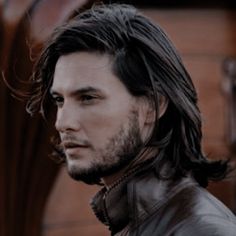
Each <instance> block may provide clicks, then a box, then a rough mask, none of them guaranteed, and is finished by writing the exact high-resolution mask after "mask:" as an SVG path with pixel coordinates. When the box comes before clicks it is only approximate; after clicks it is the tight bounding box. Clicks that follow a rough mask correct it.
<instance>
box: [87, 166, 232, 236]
mask: <svg viewBox="0 0 236 236" xmlns="http://www.w3.org/2000/svg"><path fill="white" fill-rule="evenodd" d="M91 206H92V208H93V210H94V212H95V214H96V215H97V217H98V218H99V220H100V221H102V222H103V223H104V224H105V225H107V226H108V227H109V229H110V230H111V235H115V236H118V235H119V236H126V235H129V236H152V235H155V236H195V235H196V236H236V218H235V216H234V215H233V213H231V211H230V210H229V209H228V208H227V207H226V206H224V205H223V203H221V202H220V201H219V200H217V199H216V198H215V197H214V196H212V195H211V194H210V193H209V192H208V191H207V190H205V189H204V188H202V187H200V186H199V185H198V184H197V183H196V182H195V181H194V180H193V179H192V178H191V177H185V178H182V179H180V180H176V181H173V180H172V181H170V180H168V181H167V180H159V179H157V178H156V176H155V172H154V171H152V170H150V171H147V172H146V173H145V174H142V175H138V176H137V175H135V176H132V175H131V176H129V177H127V178H124V180H121V181H120V182H119V183H117V184H116V185H114V186H113V187H112V188H111V189H108V190H107V189H105V188H103V189H102V190H101V191H100V192H98V193H97V195H96V196H95V197H94V199H93V201H92V202H91Z"/></svg>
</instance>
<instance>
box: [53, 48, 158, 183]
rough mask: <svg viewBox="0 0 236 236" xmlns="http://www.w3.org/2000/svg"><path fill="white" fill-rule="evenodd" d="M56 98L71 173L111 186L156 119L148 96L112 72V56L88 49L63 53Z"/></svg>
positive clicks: (55, 81) (56, 76) (56, 78)
mask: <svg viewBox="0 0 236 236" xmlns="http://www.w3.org/2000/svg"><path fill="white" fill-rule="evenodd" d="M51 94H52V97H53V99H54V101H55V103H56V105H57V118H56V123H55V127H56V129H57V131H58V132H59V134H60V138H61V141H62V147H63V148H64V152H65V156H66V163H67V168H68V172H69V174H70V175H71V176H72V177H73V178H74V179H77V180H82V181H84V182H87V183H90V182H93V180H94V179H96V178H103V181H104V182H105V184H107V185H108V184H111V183H112V182H114V181H115V180H116V179H118V178H119V177H120V175H121V174H122V169H123V168H124V167H125V166H127V164H128V163H129V162H130V161H131V160H132V159H133V158H134V156H137V154H138V153H139V152H140V151H141V149H140V148H141V147H142V144H143V142H144V141H145V140H146V139H147V138H148V136H149V135H150V133H151V130H152V126H153V122H154V120H155V118H154V115H153V110H152V109H151V107H150V106H149V104H148V103H147V101H146V99H144V98H137V97H134V96H132V95H131V94H130V93H129V92H128V90H127V89H126V87H125V86H124V85H123V83H122V82H121V81H120V80H119V79H118V78H117V77H116V76H115V75H114V74H113V73H112V58H111V57H109V56H108V55H101V54H95V53H88V52H77V53H72V54H69V55H66V56H61V57H60V58H59V60H58V62H57V64H56V68H55V73H54V78H53V84H52V87H51Z"/></svg>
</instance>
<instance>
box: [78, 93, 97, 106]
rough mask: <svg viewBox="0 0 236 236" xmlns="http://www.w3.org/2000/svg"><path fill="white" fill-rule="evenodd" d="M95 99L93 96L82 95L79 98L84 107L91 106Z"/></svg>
mask: <svg viewBox="0 0 236 236" xmlns="http://www.w3.org/2000/svg"><path fill="white" fill-rule="evenodd" d="M96 99H97V97H96V96H93V95H82V96H81V97H80V101H81V103H82V104H85V105H90V104H93V103H94V102H95V100H96Z"/></svg>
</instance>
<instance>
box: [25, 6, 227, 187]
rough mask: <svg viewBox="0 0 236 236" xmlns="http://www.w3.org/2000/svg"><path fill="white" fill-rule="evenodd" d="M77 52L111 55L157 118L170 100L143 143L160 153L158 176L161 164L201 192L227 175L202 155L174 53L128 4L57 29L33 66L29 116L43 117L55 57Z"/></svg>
mask: <svg viewBox="0 0 236 236" xmlns="http://www.w3.org/2000/svg"><path fill="white" fill-rule="evenodd" d="M81 51H86V52H99V53H105V54H108V55H111V56H112V57H113V58H114V60H113V61H114V63H113V71H114V73H115V74H116V75H117V77H118V78H119V79H120V80H121V82H122V83H123V84H124V85H125V86H126V87H127V89H128V91H129V92H130V93H131V94H132V95H133V96H146V97H148V98H149V99H151V101H153V102H154V104H155V109H156V114H158V108H159V102H158V101H159V97H160V95H161V96H165V97H166V98H167V99H168V101H169V103H168V107H167V110H166V112H165V114H164V115H163V116H162V117H161V118H160V119H159V120H158V119H156V125H155V128H154V131H153V133H152V137H151V138H150V140H148V143H147V144H146V146H155V147H157V148H158V149H159V150H160V153H161V154H162V155H158V157H157V158H156V160H155V168H156V170H157V174H159V177H162V176H161V171H160V168H161V166H162V165H163V164H164V163H169V165H170V166H171V170H173V171H172V172H171V173H170V175H169V178H178V177H180V176H185V175H187V174H188V173H191V174H192V176H193V177H194V178H195V179H196V181H197V182H198V183H199V184H200V185H201V186H203V187H206V186H207V184H208V181H209V180H213V181H217V180H221V179H223V178H224V177H225V176H226V174H227V173H228V169H229V163H228V161H221V160H220V161H210V160H208V159H207V158H206V156H205V155H204V154H203V152H202V150H201V139H202V132H201V115H200V112H199V108H198V105H197V94H196V90H195V88H194V85H193V83H192V80H191V78H190V76H189V74H188V72H187V71H186V69H185V67H184V65H183V63H182V60H181V58H180V56H179V54H178V52H177V51H176V49H175V47H174V46H173V44H172V43H171V41H170V40H169V39H168V37H167V35H166V34H165V32H164V31H163V30H162V29H161V28H160V26H158V25H157V24H154V23H153V22H152V21H151V20H150V19H148V18H147V17H145V16H143V15H142V14H141V13H140V12H139V11H138V10H137V9H136V8H134V7H132V6H129V5H125V4H110V5H97V6H94V7H93V8H91V9H89V10H86V11H85V12H82V13H79V14H75V16H74V17H73V18H72V19H71V20H70V21H68V22H67V23H66V24H64V25H62V26H60V27H58V28H57V29H56V30H55V32H54V33H53V35H52V36H51V38H50V39H49V41H48V42H47V43H46V45H45V47H44V50H43V51H42V54H41V56H40V57H39V60H38V61H37V63H36V66H35V73H34V74H33V80H32V83H33V92H32V96H31V98H30V99H29V101H28V104H27V110H28V111H29V112H30V113H31V114H32V113H35V112H39V111H40V112H42V113H43V114H44V112H45V104H46V103H47V101H48V97H49V90H50V87H51V85H52V81H53V75H54V70H55V65H56V63H57V60H58V58H59V57H60V56H62V55H66V54H70V53H74V52H81ZM157 117H158V115H157Z"/></svg>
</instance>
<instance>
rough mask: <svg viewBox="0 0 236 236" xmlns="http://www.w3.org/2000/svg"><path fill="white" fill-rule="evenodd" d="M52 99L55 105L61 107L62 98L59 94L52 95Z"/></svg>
mask: <svg viewBox="0 0 236 236" xmlns="http://www.w3.org/2000/svg"><path fill="white" fill-rule="evenodd" d="M52 101H53V103H54V104H55V105H56V106H57V107H61V106H62V105H63V103H64V98H63V97H60V96H54V97H52Z"/></svg>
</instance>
